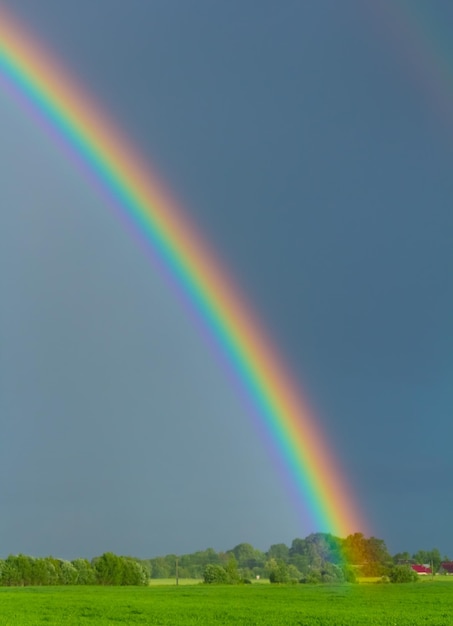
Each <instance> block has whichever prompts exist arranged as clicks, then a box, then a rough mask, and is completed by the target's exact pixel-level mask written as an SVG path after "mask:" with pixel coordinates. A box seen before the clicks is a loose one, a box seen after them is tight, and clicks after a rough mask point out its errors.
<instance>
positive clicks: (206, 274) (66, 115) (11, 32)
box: [0, 8, 363, 537]
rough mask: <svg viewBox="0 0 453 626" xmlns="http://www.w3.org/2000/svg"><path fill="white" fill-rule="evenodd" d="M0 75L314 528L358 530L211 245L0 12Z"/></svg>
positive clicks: (347, 496) (77, 89) (321, 441)
mask: <svg viewBox="0 0 453 626" xmlns="http://www.w3.org/2000/svg"><path fill="white" fill-rule="evenodd" d="M0 78H1V82H0V84H4V85H7V88H8V90H9V91H11V90H12V91H13V92H14V93H15V95H16V96H17V97H18V98H19V99H20V100H21V101H22V102H25V104H26V106H27V108H28V109H29V110H31V111H32V113H33V114H34V115H37V116H38V117H39V118H40V120H41V121H42V122H43V123H44V124H45V126H46V127H47V128H48V129H50V130H51V132H52V134H53V135H56V137H57V139H58V141H59V142H60V143H63V144H64V145H65V146H66V148H69V150H70V152H71V153H72V154H73V155H75V156H76V158H77V160H78V162H79V163H81V164H82V165H83V168H84V170H85V171H86V172H88V174H89V176H90V178H91V179H92V180H95V182H96V185H97V186H98V187H100V188H101V190H102V191H103V192H104V195H105V194H106V195H107V196H108V198H109V200H110V202H111V203H112V204H114V205H115V207H116V208H118V207H119V208H120V210H121V212H122V213H123V214H124V215H125V216H126V217H127V218H128V220H129V221H130V222H132V223H133V225H134V227H135V229H136V230H137V232H138V233H139V235H140V236H141V237H142V239H145V240H146V242H147V245H148V246H149V247H150V248H151V250H152V252H153V255H154V256H155V257H157V259H158V262H159V263H160V264H161V265H162V266H163V267H164V268H165V269H166V271H167V273H169V274H170V275H171V277H172V280H173V281H174V283H175V284H176V285H177V286H178V292H181V294H182V295H183V297H184V299H185V300H188V301H189V302H190V304H191V306H192V309H194V310H195V311H196V312H197V316H198V318H199V319H200V320H201V322H202V325H203V328H207V329H208V330H209V333H210V335H211V336H212V337H213V338H214V339H215V341H216V344H217V346H218V347H220V349H221V351H222V353H223V356H224V358H225V359H226V360H227V361H228V364H229V367H230V369H231V371H233V373H234V375H235V377H236V379H237V380H238V381H239V383H240V385H241V388H242V390H243V393H245V395H246V397H247V400H248V403H249V405H250V406H252V407H253V410H254V412H255V413H256V414H257V415H258V416H259V420H260V423H261V425H262V426H263V428H264V430H265V432H266V436H267V438H268V439H269V440H270V441H272V447H273V448H274V449H275V450H276V451H277V453H278V457H279V459H280V462H281V463H282V464H283V466H284V467H285V472H286V474H287V475H288V476H289V478H290V482H291V485H292V489H293V491H294V492H295V493H296V494H297V497H298V498H299V499H300V501H301V502H303V503H304V507H305V509H306V510H307V511H309V514H310V515H311V517H312V522H313V523H314V524H315V526H316V529H317V530H319V531H322V532H331V533H332V534H335V535H336V536H340V537H345V536H347V535H348V534H350V533H352V532H355V531H357V530H360V529H362V528H363V524H362V520H361V517H360V515H359V513H358V509H357V507H356V504H355V503H354V501H353V497H352V493H351V490H350V488H348V485H347V484H346V480H345V476H344V474H343V472H342V471H341V470H340V468H339V467H338V465H337V463H336V461H335V459H334V455H333V453H332V450H331V449H330V447H329V446H328V445H327V442H326V437H325V435H324V434H323V433H322V431H321V428H320V426H319V424H317V423H316V420H315V419H314V417H313V415H311V414H310V411H309V410H308V408H307V406H306V403H305V402H304V401H303V398H302V397H301V395H300V393H299V391H298V386H297V384H296V383H295V381H294V380H292V378H291V375H290V373H289V372H288V371H287V368H286V367H285V366H284V364H283V362H282V360H281V358H280V357H279V355H278V353H277V350H276V349H275V347H274V346H272V345H271V342H270V340H269V338H268V337H267V336H266V335H265V333H264V331H263V330H262V328H261V327H260V324H259V322H258V320H257V318H256V316H254V315H253V314H252V313H251V310H250V308H249V306H248V305H247V304H246V302H245V300H244V298H243V297H242V296H241V295H240V293H239V291H238V289H237V288H236V287H235V286H234V285H233V283H232V281H231V280H230V278H229V277H228V275H227V272H226V271H225V270H224V268H223V267H221V266H220V265H219V262H218V261H217V260H216V257H215V254H214V253H213V251H212V250H210V248H209V245H208V243H207V242H206V241H204V240H203V238H202V237H201V235H200V233H199V232H198V231H197V230H196V229H195V227H194V226H193V224H191V223H190V222H189V220H188V219H187V217H186V216H185V215H184V213H183V212H182V211H181V210H180V209H179V208H178V206H177V205H176V203H175V202H174V201H173V199H172V198H171V196H170V194H169V193H168V192H167V191H166V190H165V189H164V188H163V186H162V184H161V183H160V182H159V181H158V180H157V177H156V176H155V175H153V174H152V173H151V172H150V169H149V166H148V164H145V163H144V161H143V160H142V159H141V157H140V156H139V155H138V153H137V150H136V149H134V148H133V146H132V145H130V143H129V141H128V140H127V139H126V137H124V136H122V134H121V132H120V131H119V130H118V129H117V128H116V127H115V126H114V125H113V124H112V123H111V122H110V121H109V120H108V119H107V116H106V113H105V112H104V111H103V110H101V109H100V108H99V107H98V106H97V105H96V104H95V103H94V102H93V101H92V100H91V99H90V97H89V95H88V94H87V93H86V92H85V91H84V89H83V88H81V86H80V85H78V84H76V82H75V81H74V80H72V79H70V78H69V77H68V75H67V72H66V71H65V70H64V69H63V68H62V67H60V66H59V65H58V63H57V62H56V60H55V58H54V56H53V55H52V54H49V52H48V51H45V50H44V48H43V46H42V45H41V44H38V43H37V42H36V41H35V40H34V39H33V37H32V36H31V35H30V33H28V32H27V31H26V30H25V29H24V28H23V26H22V25H20V24H19V23H18V21H17V20H16V19H15V18H13V17H12V16H11V15H10V14H9V13H8V14H7V13H6V11H5V10H4V9H1V8H0ZM296 504H297V503H296Z"/></svg>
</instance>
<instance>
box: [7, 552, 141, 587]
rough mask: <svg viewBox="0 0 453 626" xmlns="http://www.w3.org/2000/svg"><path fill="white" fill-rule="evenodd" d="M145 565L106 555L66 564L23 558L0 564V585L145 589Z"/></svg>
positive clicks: (48, 558)
mask: <svg viewBox="0 0 453 626" xmlns="http://www.w3.org/2000/svg"><path fill="white" fill-rule="evenodd" d="M149 574H150V572H149V569H148V568H147V567H146V564H145V563H142V562H140V561H139V560H138V559H134V558H131V557H126V556H117V555H116V554H113V553H112V552H105V553H104V554H102V555H101V556H98V557H95V558H94V559H92V560H91V561H88V560H87V559H75V560H74V561H66V560H64V559H56V558H54V557H52V556H48V557H44V558H34V557H32V556H27V555H25V554H18V555H10V556H8V558H6V559H4V560H0V585H1V586H3V587H12V586H14V587H19V586H28V585H147V584H148V582H149Z"/></svg>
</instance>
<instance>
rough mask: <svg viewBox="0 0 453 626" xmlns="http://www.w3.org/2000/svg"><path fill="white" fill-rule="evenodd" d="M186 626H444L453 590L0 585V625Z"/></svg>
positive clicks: (440, 585) (450, 617)
mask: <svg viewBox="0 0 453 626" xmlns="http://www.w3.org/2000/svg"><path fill="white" fill-rule="evenodd" d="M121 623H123V624H152V625H161V626H170V625H171V626H176V625H177V626H192V625H194V624H197V625H198V626H199V625H201V624H208V625H209V624H213V625H219V624H235V625H242V626H258V625H260V626H261V625H275V626H295V625H299V626H364V625H375V626H395V625H396V626H422V625H423V626H446V625H449V624H453V586H452V585H451V584H449V583H448V582H446V583H444V582H436V583H433V584H428V583H425V584H420V583H416V584H409V585H351V586H318V587H316V586H314V587H312V586H308V585H294V586H274V585H244V586H240V587H226V586H225V587H223V586H222V587H215V586H212V587H210V586H205V585H193V586H178V587H176V586H175V585H172V586H155V587H138V588H131V587H29V588H27V587H25V588H0V624H1V625H2V626H19V625H26V626H32V625H33V626H40V625H42V624H46V625H49V624H55V625H56V624H58V625H62V624H65V625H66V624H68V625H75V624H78V625H79V624H80V625H82V626H83V625H84V624H97V625H99V626H106V625H107V624H110V625H111V624H121Z"/></svg>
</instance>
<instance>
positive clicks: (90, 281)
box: [0, 0, 453, 558]
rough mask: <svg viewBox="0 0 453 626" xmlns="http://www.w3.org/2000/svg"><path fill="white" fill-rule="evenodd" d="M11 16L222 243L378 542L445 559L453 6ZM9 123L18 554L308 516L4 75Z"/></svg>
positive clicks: (10, 362) (4, 502) (5, 529)
mask: <svg viewBox="0 0 453 626" xmlns="http://www.w3.org/2000/svg"><path fill="white" fill-rule="evenodd" d="M1 5H2V6H6V7H10V8H11V9H12V10H14V12H15V14H16V15H17V16H18V17H20V18H21V19H22V20H23V22H24V24H26V25H27V26H28V27H29V28H31V29H32V30H33V31H34V32H35V33H36V35H37V37H38V38H39V39H40V40H41V41H43V42H45V43H46V44H47V46H48V47H49V48H51V49H52V50H53V51H54V52H55V54H56V56H57V57H58V58H59V60H60V61H61V63H63V64H64V65H65V66H66V67H67V68H68V71H70V73H71V75H73V76H76V77H77V79H78V80H80V81H81V82H82V83H83V84H84V85H85V86H86V88H87V89H88V91H89V92H90V93H92V94H93V96H94V97H95V98H97V99H98V100H99V101H100V102H101V103H102V104H103V106H104V107H105V109H106V110H107V111H108V113H109V115H110V116H111V117H112V118H113V119H114V120H115V122H116V123H117V124H118V125H119V126H120V127H121V128H122V129H123V130H124V131H125V132H126V133H127V134H128V135H129V137H130V138H131V140H132V141H133V142H134V143H135V144H136V145H137V147H138V148H139V149H140V150H141V151H142V153H143V154H144V155H145V156H146V157H147V158H148V159H149V160H150V161H151V162H152V163H153V164H154V167H155V168H156V170H157V171H158V172H159V173H160V174H161V176H162V177H163V179H164V180H165V181H166V182H167V184H168V186H169V187H170V189H171V190H172V191H173V192H174V193H175V194H176V195H177V197H178V198H179V199H180V200H181V204H182V205H183V206H184V208H185V210H186V211H187V213H188V214H189V215H190V217H191V218H192V219H193V220H194V221H195V222H196V223H197V224H198V225H199V227H200V229H201V230H202V231H203V232H204V233H205V236H206V238H207V240H208V241H209V242H210V245H211V246H212V247H213V248H214V249H215V250H216V252H217V254H218V256H219V258H220V259H221V260H222V261H223V262H224V263H225V264H226V265H227V267H228V268H229V269H230V272H231V274H232V276H233V277H234V280H235V281H236V283H237V285H238V286H239V287H240V289H242V290H243V291H244V292H245V293H246V294H247V296H248V298H249V300H250V301H251V302H252V304H253V307H254V310H255V311H256V312H257V314H258V316H259V318H260V319H261V320H262V321H263V323H264V325H265V326H266V327H267V329H268V330H269V334H270V335H271V337H272V338H273V340H274V341H275V343H276V344H277V345H278V346H279V348H280V350H281V352H282V353H283V354H284V356H285V359H286V361H287V363H288V365H289V367H290V368H291V370H292V372H293V373H294V376H295V378H296V380H297V381H298V382H299V383H300V386H301V388H302V389H303V390H304V393H305V394H306V395H307V397H308V399H309V401H310V403H311V404H312V406H314V407H315V412H316V415H317V416H318V420H319V423H320V424H321V425H322V427H323V428H324V429H325V431H326V432H327V434H328V438H329V440H330V441H331V443H332V446H333V449H334V451H335V454H336V456H337V458H338V459H339V462H340V463H341V465H342V466H343V467H344V470H345V473H346V475H347V477H348V481H349V483H350V484H351V488H352V489H353V491H354V493H355V494H356V497H357V500H358V502H359V505H360V507H361V508H362V509H363V511H364V514H365V516H366V517H367V518H368V519H369V521H370V525H371V529H372V531H373V533H374V534H375V535H376V536H378V537H382V538H383V539H385V541H386V542H387V544H388V546H389V548H390V550H391V551H393V552H396V551H399V550H409V551H415V550H417V549H429V548H431V547H433V546H437V547H439V549H440V550H441V552H442V553H448V554H449V555H450V557H452V558H453V540H452V535H451V524H450V520H451V515H452V513H453V504H452V503H453V500H452V498H451V476H452V471H453V461H452V458H451V452H450V448H451V437H452V434H453V426H452V419H451V408H452V399H453V398H452V385H451V380H452V369H453V358H452V346H451V319H452V305H453V302H452V291H451V269H452V253H451V233H452V221H453V217H452V211H451V197H452V191H453V189H452V187H453V183H452V180H451V167H450V164H451V159H452V156H453V133H452V129H453V127H452V123H451V119H453V108H452V105H453V95H452V94H453V91H452V90H451V88H450V87H449V83H448V80H449V77H451V73H452V72H453V66H451V65H448V59H449V54H450V57H451V50H449V48H450V47H451V43H450V41H452V40H453V39H452V37H451V33H449V30H448V24H452V23H453V22H451V17H452V16H451V13H452V10H451V7H450V6H449V4H448V3H447V2H438V3H436V7H435V9H434V8H433V9H432V10H430V11H429V12H426V9H424V4H423V3H417V2H414V3H413V4H412V5H411V6H412V7H413V9H411V11H410V12H408V11H407V9H404V8H403V9H402V10H401V12H398V13H395V12H394V11H389V12H386V11H381V12H377V11H376V10H372V9H371V8H370V7H368V8H367V7H366V6H364V4H363V3H361V2H357V1H353V0H349V1H345V2H342V3H338V2H334V1H333V0H331V1H328V0H321V1H317V2H311V3H310V2H304V3H302V2H296V1H294V2H293V1H290V0H286V1H285V2H283V3H280V2H279V3H277V2H274V1H272V2H270V1H267V0H266V1H261V2H259V3H258V2H255V1H253V2H252V1H251V0H241V1H240V2H239V1H237V2H236V1H234V2H208V1H207V0H192V2H190V3H188V2H183V1H179V0H170V1H169V0H165V1H164V0H162V1H160V0H153V2H149V3H143V2H140V1H139V0H129V1H128V3H127V4H125V3H124V2H117V1H113V0H109V1H107V0H99V1H98V2H96V3H93V2H88V0H79V2H77V3H61V2H59V1H57V0H40V2H39V4H38V3H36V2H33V1H31V0H14V1H11V2H10V1H5V0H2V2H1ZM397 6H398V7H399V6H401V7H404V6H405V5H403V4H401V5H400V4H399V3H398V4H397ZM416 9H417V10H418V9H424V10H425V13H429V15H428V17H429V24H430V30H429V33H430V34H428V32H427V33H424V32H423V28H422V32H421V33H418V31H417V30H416V29H415V30H414V24H415V26H416V25H417V22H416V21H415V22H414V21H413V18H414V16H416V15H417V11H416ZM395 15H398V16H399V20H396V21H395ZM392 20H394V21H392ZM449 20H450V21H449ZM420 23H422V22H420ZM425 37H426V40H425ZM434 49H436V50H441V51H442V54H441V55H440V56H439V57H438V59H439V64H440V63H441V61H442V63H443V64H444V68H445V70H446V71H445V77H444V80H445V84H442V82H439V83H437V86H438V91H437V92H436V90H435V89H434V87H435V86H436V84H435V85H434V87H433V84H432V81H431V82H430V80H429V76H430V73H431V72H433V71H434V70H435V69H436V68H437V67H438V66H437V65H436V61H435V59H436V57H435V53H434V52H433V50H434ZM432 54H434V57H432V56H431V55H432ZM436 54H437V53H436ZM432 58H434V61H433V60H432ZM420 59H424V60H425V61H426V65H423V67H419V65H418V64H419V63H420ZM439 66H440V65H439ZM450 80H451V79H450ZM439 94H440V95H441V96H442V98H441V101H442V107H441V108H442V114H440V108H439V97H440V96H439ZM445 112H446V113H445ZM448 113H450V115H451V117H450V118H449V116H448ZM0 127H1V144H0V163H1V169H0V180H1V184H0V203H1V206H2V207H4V208H3V210H2V211H1V212H0V220H1V222H0V251H1V252H0V254H1V257H0V258H1V267H2V270H1V272H0V281H1V283H0V286H1V290H2V294H3V298H2V307H1V311H0V322H1V324H0V326H1V331H0V332H1V345H2V350H1V356H0V398H1V400H0V402H1V405H0V406H1V415H2V421H3V428H2V430H3V434H4V435H3V436H2V438H1V441H0V470H1V475H2V476H3V480H2V483H1V487H0V505H1V509H2V512H3V513H2V516H1V519H0V533H1V537H2V554H3V555H5V554H8V553H10V552H26V553H30V554H36V555H38V554H44V555H45V554H49V553H52V554H55V555H58V556H63V557H71V558H72V557H75V556H93V555H95V554H100V553H101V552H103V551H104V550H113V551H115V552H118V553H123V554H124V553H127V554H135V555H137V556H143V557H146V556H153V555H157V554H164V553H167V552H177V553H182V552H191V551H194V550H197V549H203V548H205V547H208V546H212V547H214V548H215V549H218V550H221V549H228V548H231V547H233V546H234V545H236V544H237V543H240V542H242V541H248V542H250V543H252V544H254V545H255V546H256V547H259V548H262V549H266V548H267V547H269V545H270V544H272V543H278V542H286V543H289V542H290V541H291V540H292V539H293V538H294V537H297V536H305V535H307V534H308V533H309V532H312V531H314V530H316V528H314V527H313V526H312V523H311V522H310V521H309V519H308V517H307V518H306V519H300V517H299V515H298V507H297V506H295V505H294V503H293V502H291V497H290V493H289V492H288V490H287V489H286V486H285V479H284V477H283V478H282V477H281V476H280V475H279V473H278V471H277V469H276V466H275V464H274V463H273V461H272V459H271V458H270V456H269V454H268V451H267V450H266V447H265V445H264V442H263V440H262V438H261V436H260V433H259V432H258V431H257V430H256V427H255V426H254V424H253V422H252V420H251V419H250V417H249V416H248V414H247V412H246V409H245V407H244V406H243V405H242V404H241V401H240V399H239V398H238V397H237V395H236V392H235V390H234V388H232V387H231V386H230V384H229V381H228V379H227V378H226V377H225V374H224V372H223V371H222V369H221V368H220V367H219V365H218V363H217V362H216V361H215V360H213V357H212V354H211V353H210V351H209V349H208V348H207V346H206V345H205V344H204V343H203V341H202V340H201V338H200V336H199V333H198V331H197V329H196V328H195V327H194V325H193V323H192V321H191V320H190V319H188V318H187V315H186V313H185V311H184V310H181V308H180V306H179V303H178V300H177V299H176V298H175V297H174V294H173V293H172V291H171V289H169V287H168V285H167V284H166V283H165V282H164V281H163V280H162V278H161V277H160V276H159V273H158V272H156V270H155V268H154V267H153V265H152V264H151V263H150V261H149V259H148V258H147V256H146V255H145V254H144V253H143V250H142V249H141V248H140V247H139V246H138V245H137V242H136V241H135V240H134V238H133V237H130V235H129V233H128V232H127V230H126V229H125V228H124V225H123V224H122V223H121V222H119V221H118V220H116V219H115V218H114V217H113V216H112V213H111V212H110V211H109V209H108V208H107V207H105V206H104V205H103V204H102V201H101V200H100V199H99V198H98V197H97V196H96V193H95V192H94V191H93V190H92V189H91V188H90V187H89V186H87V184H86V182H85V180H84V179H83V178H81V177H80V175H79V174H78V172H77V171H76V169H75V168H74V167H73V165H72V164H71V163H70V162H69V161H68V160H67V159H65V158H62V154H61V152H59V150H58V148H57V147H56V146H55V145H54V144H52V142H51V141H50V140H49V139H48V137H46V135H45V134H44V133H43V132H42V130H41V129H40V128H39V127H38V126H37V125H36V123H35V122H34V121H33V120H31V119H29V118H27V116H26V115H25V114H24V112H23V111H21V110H20V108H18V106H17V104H16V103H15V102H14V101H13V100H12V99H11V98H10V97H9V96H8V94H6V93H5V92H4V91H1V90H0Z"/></svg>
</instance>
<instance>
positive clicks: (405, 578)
mask: <svg viewBox="0 0 453 626" xmlns="http://www.w3.org/2000/svg"><path fill="white" fill-rule="evenodd" d="M389 578H390V582H391V583H415V582H417V581H418V574H417V572H414V570H413V569H412V568H411V567H410V566H409V565H395V566H394V567H392V569H391V570H390V573H389Z"/></svg>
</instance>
